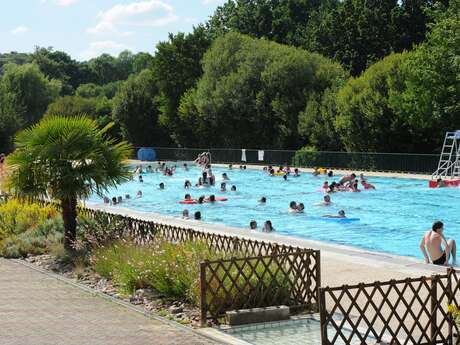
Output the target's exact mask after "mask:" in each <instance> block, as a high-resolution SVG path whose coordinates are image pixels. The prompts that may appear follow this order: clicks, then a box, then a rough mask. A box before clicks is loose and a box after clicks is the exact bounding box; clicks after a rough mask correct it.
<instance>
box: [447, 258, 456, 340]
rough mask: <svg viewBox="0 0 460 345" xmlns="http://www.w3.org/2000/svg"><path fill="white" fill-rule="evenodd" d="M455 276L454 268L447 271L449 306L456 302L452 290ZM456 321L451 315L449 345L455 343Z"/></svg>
mask: <svg viewBox="0 0 460 345" xmlns="http://www.w3.org/2000/svg"><path fill="white" fill-rule="evenodd" d="M454 274H455V270H454V269H453V268H452V267H449V268H448V269H447V304H448V305H451V304H452V302H453V300H454V293H453V290H452V275H454ZM453 323H454V320H453V318H452V316H451V315H449V326H448V327H449V344H450V345H452V344H453V343H454V334H453V333H454V325H453Z"/></svg>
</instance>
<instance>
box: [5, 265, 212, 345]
mask: <svg viewBox="0 0 460 345" xmlns="http://www.w3.org/2000/svg"><path fill="white" fill-rule="evenodd" d="M0 344H1V345H85V344H91V345H112V344H113V345H124V344H126V345H163V344H180V345H185V344H202V345H211V344H216V343H214V342H212V341H210V340H208V339H206V338H203V337H201V336H199V335H197V334H196V333H193V332H192V331H189V330H186V329H182V328H176V327H174V326H172V325H170V324H167V323H163V322H161V321H158V320H152V319H149V318H147V317H145V316H143V315H141V314H139V313H136V312H135V311H132V310H129V309H127V308H125V307H123V306H121V305H118V304H116V303H114V302H111V301H109V300H106V299H104V298H102V297H99V296H93V295H91V294H90V293H88V292H86V291H83V290H81V289H79V288H78V287H74V286H72V285H69V284H66V283H65V282H62V281H59V280H57V279H55V278H53V277H51V276H48V275H45V274H43V273H40V272H38V271H35V270H33V269H31V268H29V267H26V266H24V265H22V264H20V263H16V262H14V261H10V260H5V259H1V258H0Z"/></svg>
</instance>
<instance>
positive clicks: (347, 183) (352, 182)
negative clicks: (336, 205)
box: [322, 173, 375, 193]
mask: <svg viewBox="0 0 460 345" xmlns="http://www.w3.org/2000/svg"><path fill="white" fill-rule="evenodd" d="M360 181H361V185H362V186H363V187H364V189H375V186H374V185H372V184H370V183H368V182H367V181H366V179H365V178H364V175H363V174H361V175H360ZM322 189H323V191H324V192H325V193H335V192H360V191H361V189H359V181H358V179H357V178H356V174H355V173H352V174H350V175H345V176H343V177H342V178H341V179H340V180H339V182H335V181H334V182H332V183H331V184H329V182H328V181H324V183H323V186H322Z"/></svg>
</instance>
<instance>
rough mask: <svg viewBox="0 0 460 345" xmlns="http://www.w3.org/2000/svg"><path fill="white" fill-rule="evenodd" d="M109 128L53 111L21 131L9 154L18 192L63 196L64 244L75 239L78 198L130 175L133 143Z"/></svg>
mask: <svg viewBox="0 0 460 345" xmlns="http://www.w3.org/2000/svg"><path fill="white" fill-rule="evenodd" d="M109 129H110V125H108V126H106V127H105V128H103V129H99V127H98V125H97V123H96V122H95V121H94V120H91V119H89V118H87V117H84V116H76V117H58V116H50V117H47V118H44V119H42V120H41V121H40V122H39V123H38V124H36V125H35V126H33V127H31V128H29V129H26V130H23V131H21V132H20V133H19V134H18V135H17V136H16V150H15V151H14V152H13V153H12V154H11V155H10V156H9V157H8V164H9V168H10V169H11V173H10V176H9V183H10V186H11V188H12V192H13V193H14V194H16V195H20V196H26V197H29V198H45V197H51V198H52V199H57V200H60V202H61V206H62V216H63V219H64V225H65V243H64V244H65V247H66V249H71V246H72V245H73V243H74V241H75V240H76V217H77V210H76V206H77V200H78V199H79V198H86V197H88V196H89V195H91V194H92V193H97V194H99V195H101V194H103V193H104V192H105V191H107V189H109V188H111V187H115V186H116V185H118V184H119V183H122V182H124V181H127V180H128V179H129V178H130V177H131V172H130V168H129V165H128V164H127V163H126V160H127V159H128V158H129V156H130V154H131V145H129V144H128V143H126V142H120V143H116V142H115V140H113V139H110V138H109V137H108V136H107V131H108V130H109Z"/></svg>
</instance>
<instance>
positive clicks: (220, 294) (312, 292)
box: [42, 202, 321, 323]
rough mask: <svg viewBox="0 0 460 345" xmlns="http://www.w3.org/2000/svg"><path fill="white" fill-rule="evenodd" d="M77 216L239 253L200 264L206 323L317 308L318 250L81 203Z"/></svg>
mask: <svg viewBox="0 0 460 345" xmlns="http://www.w3.org/2000/svg"><path fill="white" fill-rule="evenodd" d="M42 204H47V203H46V202H42ZM53 205H55V204H53ZM55 206H57V207H59V205H55ZM79 214H83V215H85V216H86V217H89V218H93V219H98V220H99V221H102V222H103V224H110V223H112V224H118V225H119V226H118V228H119V233H118V234H116V235H117V236H116V237H117V238H123V237H128V238H131V239H132V240H133V241H134V242H135V243H137V244H139V245H146V244H149V243H154V242H155V241H156V240H163V241H168V242H173V243H181V242H186V241H199V242H203V243H205V244H206V245H207V246H208V248H212V249H214V250H216V251H218V252H221V253H222V254H225V255H226V256H236V255H237V256H239V257H238V258H232V259H230V260H226V259H222V260H217V261H212V262H211V261H204V262H202V263H201V270H200V277H199V278H200V290H201V303H200V307H201V316H202V320H201V321H202V323H204V322H205V321H206V320H207V319H213V320H217V319H219V318H220V317H222V316H224V314H225V312H226V311H229V310H235V309H242V308H255V307H262V306H272V305H281V304H284V305H287V306H290V307H291V308H293V309H302V310H308V311H311V312H318V310H319V305H318V302H319V298H318V288H319V286H320V285H321V266H320V265H321V260H320V251H319V250H312V249H304V248H298V247H291V246H286V245H280V244H277V243H273V242H264V241H256V240H250V239H245V238H239V237H236V236H226V235H220V234H215V233H207V232H201V231H197V230H193V229H190V228H183V227H177V226H172V225H168V224H162V223H157V222H153V221H145V220H140V219H136V218H132V217H126V216H122V215H118V214H113V213H108V212H103V211H99V210H93V209H90V208H85V207H79Z"/></svg>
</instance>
